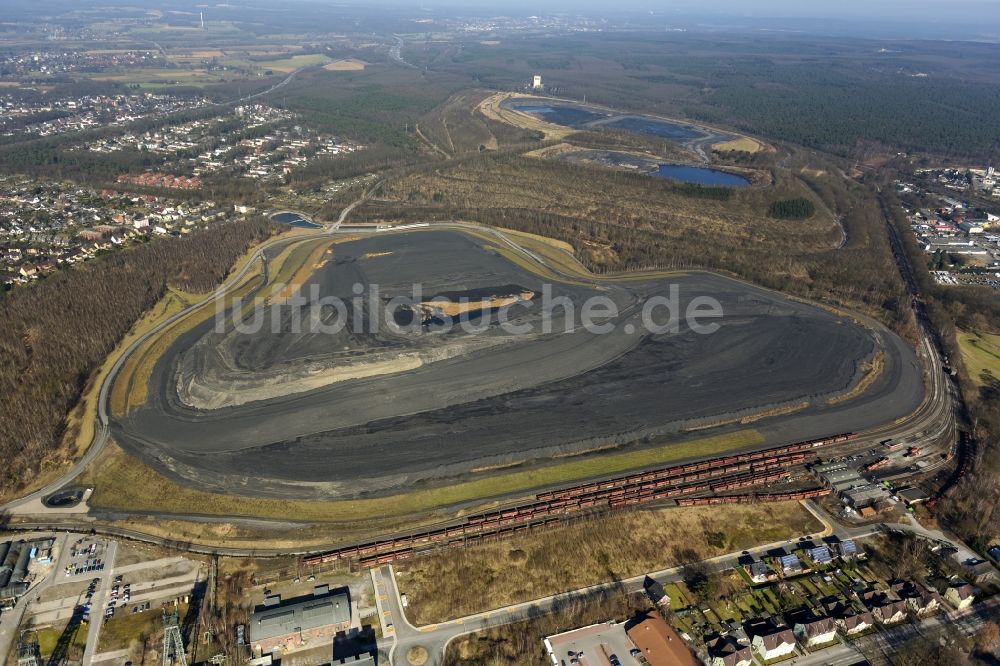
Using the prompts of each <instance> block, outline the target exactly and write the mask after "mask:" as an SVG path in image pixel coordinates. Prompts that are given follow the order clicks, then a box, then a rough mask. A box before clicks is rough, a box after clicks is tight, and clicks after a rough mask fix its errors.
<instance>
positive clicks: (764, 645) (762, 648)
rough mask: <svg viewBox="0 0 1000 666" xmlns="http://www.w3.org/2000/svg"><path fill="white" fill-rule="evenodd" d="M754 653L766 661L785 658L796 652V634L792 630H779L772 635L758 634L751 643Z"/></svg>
mask: <svg viewBox="0 0 1000 666" xmlns="http://www.w3.org/2000/svg"><path fill="white" fill-rule="evenodd" d="M751 645H752V647H753V650H754V652H756V653H757V654H758V656H760V658H761V659H763V660H764V661H770V660H772V659H777V658H778V657H784V656H785V655H788V654H791V653H792V652H794V651H795V634H793V633H792V630H791V629H779V630H777V631H774V632H772V633H770V634H758V635H756V636H754V637H753V642H752V643H751Z"/></svg>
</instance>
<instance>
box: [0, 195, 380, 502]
mask: <svg viewBox="0 0 1000 666" xmlns="http://www.w3.org/2000/svg"><path fill="white" fill-rule="evenodd" d="M377 187H378V184H376V185H375V186H374V187H373V188H372V189H371V190H368V191H366V192H365V193H364V194H362V195H361V197H359V198H358V199H356V200H355V201H352V202H351V203H350V204H348V205H347V206H346V207H345V208H344V209H343V210H341V212H340V216H339V217H338V218H337V220H336V221H335V222H333V223H332V224H330V225H328V226H327V227H325V228H324V229H323V230H321V231H317V232H314V233H304V234H299V235H296V236H293V237H291V238H287V237H286V238H282V237H279V238H274V239H271V240H269V241H265V242H264V243H262V244H261V245H259V246H258V247H257V249H256V250H255V251H254V253H253V254H252V255H251V257H250V258H249V259H248V260H247V262H246V263H245V264H244V266H243V267H242V268H240V269H239V270H238V271H236V272H235V273H233V274H232V275H229V276H228V277H227V278H226V280H225V281H224V282H223V284H222V285H220V286H219V287H218V288H217V289H216V290H215V291H213V292H212V293H211V294H209V295H208V296H206V297H205V298H204V299H202V300H200V301H198V302H197V303H195V304H193V305H190V306H188V307H186V308H184V309H183V310H181V311H180V312H178V313H176V314H174V315H172V316H170V317H168V318H167V319H165V320H164V321H162V322H160V323H159V324H157V325H156V326H154V327H153V328H151V329H150V330H149V331H147V332H146V333H144V334H143V335H141V336H139V337H138V338H136V339H135V340H133V341H132V343H131V344H129V345H128V346H127V347H126V348H125V349H124V350H123V351H122V353H121V354H120V355H119V356H118V358H117V359H116V360H115V362H114V363H113V364H112V366H111V368H110V369H109V370H108V373H107V375H105V377H104V381H103V382H101V388H100V392H99V393H98V398H97V422H96V426H97V427H96V430H95V433H94V440H93V442H92V443H91V445H90V446H89V447H88V448H87V451H86V453H84V454H83V456H82V457H81V458H80V459H79V460H78V461H76V463H75V464H74V465H73V466H72V467H70V468H69V469H68V470H67V471H66V472H65V473H63V474H62V475H61V476H60V477H59V478H57V479H56V480H55V481H52V482H51V483H49V484H47V485H46V486H45V487H43V488H41V489H39V490H36V491H35V492H33V493H31V494H29V495H25V496H24V497H21V498H19V499H17V500H14V501H12V502H9V503H7V504H4V505H2V506H0V513H16V512H17V510H18V509H19V508H20V507H23V506H25V505H26V504H29V503H31V502H34V501H35V500H41V499H43V498H44V497H46V496H48V495H51V494H52V493H54V492H56V491H58V490H60V489H61V488H64V487H65V486H67V485H69V484H70V483H72V481H73V480H74V479H75V478H76V477H78V476H79V475H80V474H81V473H82V472H83V470H84V468H86V467H87V466H88V465H89V464H91V463H92V462H94V460H95V459H96V458H97V456H98V455H99V454H100V452H101V451H102V450H103V449H104V446H105V445H106V444H107V442H108V435H109V432H110V430H109V421H108V398H109V395H110V392H111V387H112V385H113V384H114V381H115V378H116V377H117V376H118V373H119V372H120V371H121V369H122V367H123V366H124V365H125V362H126V361H127V360H128V358H129V357H130V356H131V355H132V354H134V353H135V351H136V350H137V349H139V347H140V346H142V344H143V343H145V342H146V341H147V340H149V339H150V338H152V337H153V336H155V335H158V334H159V333H160V332H162V331H163V330H164V329H166V328H167V327H168V326H170V325H172V324H173V323H175V322H177V321H178V320H180V319H183V318H184V317H186V316H188V315H189V314H191V313H192V312H194V311H196V310H198V309H199V308H201V307H203V306H204V305H206V304H208V303H211V302H212V301H214V300H216V299H218V298H222V297H223V296H225V295H226V294H227V293H228V292H230V291H232V290H233V289H234V288H235V287H236V286H237V285H238V284H239V283H240V282H241V281H242V280H243V278H244V277H246V276H247V274H249V273H250V272H251V271H252V270H254V268H255V266H256V265H257V262H258V261H259V262H261V263H262V264H265V263H266V259H265V257H264V252H265V251H266V250H269V249H271V248H274V247H279V246H281V245H284V244H287V243H292V242H298V241H299V240H302V239H304V238H314V237H318V236H322V235H328V234H332V233H335V232H336V231H337V229H338V228H339V227H340V225H341V224H343V223H344V220H346V219H347V216H348V215H350V214H351V211H353V210H354V209H355V208H356V207H357V206H358V205H360V204H361V203H362V202H363V201H365V200H367V199H368V198H369V197H370V196H371V194H372V192H373V191H374V189H375V188H377Z"/></svg>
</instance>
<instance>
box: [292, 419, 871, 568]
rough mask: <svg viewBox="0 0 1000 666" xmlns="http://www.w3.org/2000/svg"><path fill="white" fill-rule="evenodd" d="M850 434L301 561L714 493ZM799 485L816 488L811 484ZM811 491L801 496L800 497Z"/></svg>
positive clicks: (447, 541) (553, 496) (759, 481)
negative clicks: (810, 485) (809, 485)
mask: <svg viewBox="0 0 1000 666" xmlns="http://www.w3.org/2000/svg"><path fill="white" fill-rule="evenodd" d="M854 437H855V435H854V434H853V433H844V434H841V435H836V436H833V437H826V438H822V439H815V440H808V441H805V442H799V443H796V444H790V445H786V446H779V447H773V448H770V449H763V450H759V451H753V452H748V453H744V454H736V455H729V456H723V457H717V458H710V459H707V460H702V461H698V462H693V463H688V464H682V465H672V466H669V467H662V468H659V469H653V470H647V471H644V472H638V473H635V474H628V475H624V476H619V477H616V478H612V479H608V480H605V481H597V482H591V483H585V484H579V485H575V486H569V487H566V488H562V489H558V490H552V491H546V492H542V493H538V494H537V495H536V496H535V500H534V501H532V502H525V503H521V504H515V505H512V506H508V507H504V508H501V509H497V510H495V511H490V512H486V513H479V514H474V515H471V516H467V517H466V518H464V519H463V520H461V521H458V522H455V523H453V524H450V525H447V526H441V527H436V528H433V529H429V530H425V531H421V532H416V533H411V534H406V535H400V536H396V537H394V538H389V539H383V540H377V541H369V542H365V543H360V544H355V545H349V546H345V547H342V548H338V549H335V550H331V551H327V552H325V553H320V554H318V555H314V556H311V557H308V558H306V559H305V560H304V562H305V564H311V565H318V564H328V563H330V562H336V561H339V560H344V561H357V562H358V563H359V564H360V565H361V566H369V565H379V564H388V563H390V562H393V561H395V560H398V559H406V558H409V557H413V556H415V555H418V554H420V553H421V550H425V551H430V550H432V549H436V548H440V547H447V548H456V547H463V546H467V545H473V544H476V543H482V542H483V540H484V539H493V538H504V537H506V536H508V535H513V534H517V533H520V532H527V531H532V530H537V529H541V528H545V527H551V526H553V525H554V524H556V523H559V522H562V521H564V520H566V519H568V518H576V517H579V516H581V515H584V514H586V513H588V512H606V511H614V510H619V509H624V508H628V507H634V506H639V505H643V504H650V503H654V502H662V501H664V500H673V499H677V498H682V497H687V496H692V495H698V494H700V493H712V494H713V495H715V494H716V493H720V492H728V491H733V490H743V489H749V488H755V487H760V486H762V485H767V484H772V483H775V482H779V481H784V480H786V479H788V478H789V477H790V476H791V473H792V469H794V468H795V467H796V466H798V465H801V464H802V463H804V462H806V460H807V458H808V455H807V454H808V452H812V451H816V450H818V449H821V448H825V447H829V446H833V445H836V444H842V443H846V442H850V441H851V440H852V439H854ZM805 492H807V493H812V492H816V489H813V490H809V491H805ZM824 492H825V490H824ZM780 495H781V496H782V497H783V499H784V500H787V499H794V498H795V497H797V495H798V493H796V492H791V493H783V494H780ZM777 496H778V494H776V495H775V497H777ZM813 496H815V495H811V494H807V495H803V496H802V499H805V498H806V497H813ZM760 497H762V498H764V499H762V500H761V501H768V499H770V498H771V496H770V495H761V496H760ZM701 499H705V500H711V499H715V498H701ZM733 501H735V500H733ZM771 501H779V500H777V499H772V500H771ZM707 503H711V502H707Z"/></svg>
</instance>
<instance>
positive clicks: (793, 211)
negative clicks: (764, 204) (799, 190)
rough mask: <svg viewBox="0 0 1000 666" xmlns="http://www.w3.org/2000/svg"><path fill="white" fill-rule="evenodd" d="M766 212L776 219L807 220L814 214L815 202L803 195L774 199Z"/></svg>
mask: <svg viewBox="0 0 1000 666" xmlns="http://www.w3.org/2000/svg"><path fill="white" fill-rule="evenodd" d="M767 214H768V215H770V216H771V217H773V218H776V219H778V220H807V219H809V218H810V217H812V216H813V215H815V214H816V204H814V203H813V202H812V201H810V200H809V199H806V198H804V197H803V198H800V199H784V200H782V201H774V202H772V203H771V205H770V206H768V209H767Z"/></svg>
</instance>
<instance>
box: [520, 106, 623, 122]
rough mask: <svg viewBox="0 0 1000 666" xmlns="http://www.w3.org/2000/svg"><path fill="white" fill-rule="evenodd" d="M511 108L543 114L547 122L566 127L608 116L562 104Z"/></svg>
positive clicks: (522, 111)
mask: <svg viewBox="0 0 1000 666" xmlns="http://www.w3.org/2000/svg"><path fill="white" fill-rule="evenodd" d="M510 108H512V109H514V110H515V111H520V112H521V113H531V114H533V115H536V116H542V117H543V118H544V119H545V120H546V121H547V122H550V123H555V124H556V125H563V126H565V127H580V126H581V125H584V124H586V123H589V122H590V121H592V120H600V119H601V118H607V116H606V115H605V114H603V113H595V112H593V111H587V110H586V109H581V108H578V107H575V106H563V105H561V104H538V103H534V104H512V105H511V107H510Z"/></svg>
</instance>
